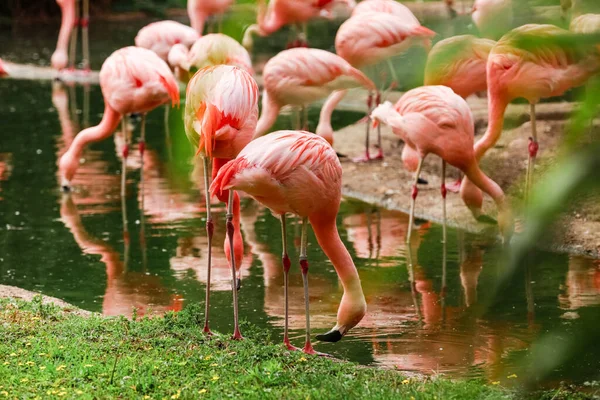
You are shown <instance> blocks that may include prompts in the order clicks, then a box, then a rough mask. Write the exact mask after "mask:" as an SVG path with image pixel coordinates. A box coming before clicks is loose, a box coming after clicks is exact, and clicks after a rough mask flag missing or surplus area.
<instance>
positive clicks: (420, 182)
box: [417, 178, 429, 185]
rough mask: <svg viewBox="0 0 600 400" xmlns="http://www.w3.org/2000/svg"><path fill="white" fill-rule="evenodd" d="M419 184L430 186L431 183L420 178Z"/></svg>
mask: <svg viewBox="0 0 600 400" xmlns="http://www.w3.org/2000/svg"><path fill="white" fill-rule="evenodd" d="M417 183H418V184H420V185H429V182H428V181H427V180H426V179H423V178H419V179H417Z"/></svg>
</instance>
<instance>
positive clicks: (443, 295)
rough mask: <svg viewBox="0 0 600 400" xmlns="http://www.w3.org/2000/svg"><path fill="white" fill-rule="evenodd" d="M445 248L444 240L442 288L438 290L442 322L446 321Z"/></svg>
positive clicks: (446, 244)
mask: <svg viewBox="0 0 600 400" xmlns="http://www.w3.org/2000/svg"><path fill="white" fill-rule="evenodd" d="M447 246H448V243H447V242H446V240H444V241H443V243H442V288H441V290H440V298H441V307H442V322H445V321H446V263H447Z"/></svg>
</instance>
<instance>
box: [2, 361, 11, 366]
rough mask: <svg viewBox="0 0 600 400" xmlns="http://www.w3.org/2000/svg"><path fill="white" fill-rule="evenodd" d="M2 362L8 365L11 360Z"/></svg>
mask: <svg viewBox="0 0 600 400" xmlns="http://www.w3.org/2000/svg"><path fill="white" fill-rule="evenodd" d="M2 364H3V365H8V364H10V361H4V362H3V363H2Z"/></svg>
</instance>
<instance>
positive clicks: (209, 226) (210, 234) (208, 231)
mask: <svg viewBox="0 0 600 400" xmlns="http://www.w3.org/2000/svg"><path fill="white" fill-rule="evenodd" d="M203 161H204V196H205V197H206V234H207V235H208V262H207V264H208V265H207V274H206V297H205V302H204V329H203V332H204V333H205V334H207V335H209V336H210V335H212V332H211V330H210V327H209V325H208V316H209V312H210V273H211V268H212V239H213V233H214V231H215V225H214V223H213V219H212V214H211V210H210V192H209V190H208V189H209V188H210V176H209V174H210V171H211V169H210V168H211V166H210V164H211V162H210V159H209V158H208V157H205V158H204V160H203Z"/></svg>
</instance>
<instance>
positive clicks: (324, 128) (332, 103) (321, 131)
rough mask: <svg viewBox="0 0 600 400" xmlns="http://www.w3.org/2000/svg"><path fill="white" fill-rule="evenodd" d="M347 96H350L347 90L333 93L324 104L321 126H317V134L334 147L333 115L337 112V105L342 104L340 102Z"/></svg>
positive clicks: (320, 120)
mask: <svg viewBox="0 0 600 400" xmlns="http://www.w3.org/2000/svg"><path fill="white" fill-rule="evenodd" d="M346 94H348V91H347V90H338V91H336V92H333V93H332V94H331V95H330V96H329V98H328V99H327V101H326V102H325V104H323V108H321V114H320V116H319V125H318V126H317V131H316V133H317V135H319V136H321V137H322V138H324V139H325V140H327V141H328V142H329V144H331V145H333V127H332V126H331V115H332V114H333V110H335V108H336V107H337V105H338V104H339V103H340V101H342V99H343V98H344V97H345V96H346Z"/></svg>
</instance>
